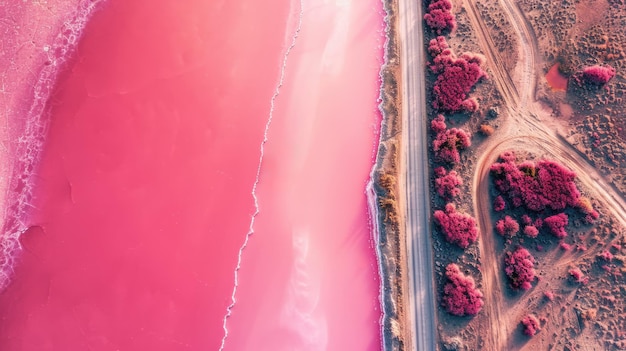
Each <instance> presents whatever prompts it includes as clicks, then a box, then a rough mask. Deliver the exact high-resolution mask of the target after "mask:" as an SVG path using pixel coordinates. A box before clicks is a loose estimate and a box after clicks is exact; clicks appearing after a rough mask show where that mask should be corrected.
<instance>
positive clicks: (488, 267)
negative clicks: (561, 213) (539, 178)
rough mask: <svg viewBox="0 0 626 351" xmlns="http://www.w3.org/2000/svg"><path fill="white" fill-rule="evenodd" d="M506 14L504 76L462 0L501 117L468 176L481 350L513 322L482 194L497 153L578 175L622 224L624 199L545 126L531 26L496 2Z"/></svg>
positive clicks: (493, 345)
mask: <svg viewBox="0 0 626 351" xmlns="http://www.w3.org/2000/svg"><path fill="white" fill-rule="evenodd" d="M499 3H500V5H501V7H502V9H503V11H504V13H505V15H506V16H507V17H508V19H509V22H510V23H511V25H512V27H513V30H514V32H515V34H516V35H517V36H518V38H519V41H518V43H519V51H518V52H519V57H518V60H517V62H518V64H517V69H516V70H515V72H514V74H513V75H512V74H510V73H509V72H506V71H504V70H503V69H502V67H503V66H502V65H501V64H499V62H501V59H500V57H498V54H497V52H496V50H494V48H495V47H494V46H493V40H492V38H491V37H490V36H489V32H488V30H487V26H486V24H485V23H483V22H482V19H481V18H480V16H478V13H477V11H476V8H475V1H473V0H465V1H464V5H465V7H466V9H467V11H468V14H469V17H470V21H471V22H472V26H474V27H475V29H476V33H477V37H478V39H479V43H480V45H481V49H482V50H483V52H484V53H486V56H487V59H488V64H489V65H490V68H491V70H492V72H493V76H492V77H493V79H494V81H495V83H496V85H497V86H498V88H499V90H500V92H501V93H502V95H503V98H504V100H505V106H506V113H505V115H507V117H505V118H506V119H505V120H504V121H503V122H502V125H501V127H500V128H499V129H498V132H497V133H496V134H494V135H493V136H492V137H490V139H489V140H488V141H486V142H485V143H484V144H483V145H481V147H480V149H479V150H477V152H479V154H480V155H481V156H480V158H479V159H478V162H477V166H476V171H475V174H474V181H473V184H474V188H473V192H474V196H473V198H474V208H475V209H476V212H477V218H478V221H479V225H480V229H481V233H482V237H481V240H480V241H479V248H480V252H481V260H482V273H483V289H484V291H485V298H486V301H485V305H486V308H487V311H488V315H489V318H490V323H489V326H490V330H489V331H486V332H485V335H487V336H488V338H487V340H486V345H485V349H489V350H504V349H506V347H507V345H508V342H507V340H508V338H509V337H510V335H511V332H512V330H513V329H514V327H515V325H516V324H517V321H512V320H507V318H508V319H510V318H513V316H511V315H507V314H506V311H504V310H503V304H504V301H503V295H502V280H501V279H500V269H499V264H500V262H499V260H498V257H499V256H498V255H497V254H496V252H495V241H494V236H493V231H492V226H491V223H493V221H492V219H491V216H490V209H491V204H490V199H489V193H488V189H489V187H488V172H489V165H491V164H492V163H493V162H494V161H495V160H496V158H497V156H498V155H499V154H500V153H501V152H503V151H505V150H510V149H513V150H515V149H518V150H519V149H521V150H525V151H530V152H534V153H536V154H537V155H540V156H546V157H550V158H552V159H555V160H558V161H560V162H562V163H563V164H565V165H566V166H568V167H569V168H571V169H572V170H574V171H575V172H576V173H577V174H578V179H579V181H580V182H581V183H582V184H583V185H584V186H585V187H586V188H588V189H590V190H593V191H594V193H595V197H596V199H597V200H599V201H601V202H604V203H606V204H607V206H608V207H609V208H610V210H611V214H612V215H614V216H615V218H616V219H617V220H619V221H620V223H622V225H626V201H624V199H623V198H622V197H621V195H620V194H618V193H617V192H616V191H615V190H614V189H613V188H612V187H611V186H610V184H609V182H607V181H606V180H605V179H603V177H602V176H601V175H600V174H599V173H598V172H597V170H596V169H595V168H594V167H593V166H592V165H591V164H590V163H589V162H588V160H587V159H585V157H583V156H581V155H580V154H579V153H578V152H577V151H576V150H575V149H574V148H573V147H572V146H571V145H570V144H569V143H567V142H566V141H565V140H564V139H563V138H561V137H559V135H558V132H557V131H556V128H554V125H552V124H550V123H549V122H550V121H549V120H548V118H549V116H545V113H546V112H544V110H543V109H542V108H541V106H540V104H539V103H538V102H537V101H536V99H535V96H534V94H535V88H536V81H537V79H538V77H539V76H538V69H537V68H538V62H539V61H540V59H539V58H538V57H537V54H536V52H537V47H538V44H537V39H536V37H535V35H534V32H533V31H532V28H531V27H530V25H529V24H528V22H527V20H526V19H525V17H524V15H523V13H522V12H521V10H520V8H519V7H518V6H517V4H515V3H514V1H512V0H499Z"/></svg>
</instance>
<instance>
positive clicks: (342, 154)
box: [225, 0, 383, 351]
mask: <svg viewBox="0 0 626 351" xmlns="http://www.w3.org/2000/svg"><path fill="white" fill-rule="evenodd" d="M381 12H382V9H381V2H380V1H377V0H368V1H361V0H359V1H356V0H354V1H325V2H324V1H317V0H305V1H303V2H302V27H301V30H300V32H299V35H298V37H297V39H296V44H295V46H294V49H293V51H292V52H291V53H290V56H289V57H288V60H287V66H286V69H285V82H284V85H283V87H282V90H281V93H280V95H279V96H278V97H277V99H276V110H275V113H274V119H273V121H272V125H271V128H270V131H269V133H268V142H267V144H266V147H265V157H264V160H263V168H262V170H263V173H262V175H261V178H260V183H259V186H258V191H257V196H258V199H259V207H260V214H259V215H258V217H257V219H256V223H255V234H254V235H253V237H252V238H251V240H250V242H249V244H248V247H247V248H246V250H245V251H244V256H243V260H242V264H241V266H242V269H241V271H240V284H239V290H238V295H237V304H236V307H235V309H234V311H233V315H232V317H231V318H230V320H229V331H230V334H229V338H228V339H227V341H226V347H225V350H258V351H265V350H267V351H269V350H274V351H276V350H303V351H308V350H380V349H381V341H380V325H379V322H380V316H381V312H380V308H379V306H380V303H379V300H378V297H379V279H378V277H377V272H378V270H377V268H376V259H375V253H374V248H373V246H372V244H371V241H370V238H371V234H370V233H371V227H370V224H369V222H368V216H367V204H366V195H365V187H366V183H367V179H368V177H369V172H370V170H371V167H372V163H373V158H372V155H373V151H374V149H375V146H376V133H375V131H376V126H377V125H378V123H379V122H380V120H379V117H378V116H379V114H378V111H377V109H376V105H375V101H376V99H377V97H378V87H379V80H378V73H379V70H380V63H381V59H382V50H381V48H380V47H381V43H382V41H383V37H382V16H381Z"/></svg>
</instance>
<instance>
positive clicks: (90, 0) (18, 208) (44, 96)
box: [0, 0, 104, 291]
mask: <svg viewBox="0 0 626 351" xmlns="http://www.w3.org/2000/svg"><path fill="white" fill-rule="evenodd" d="M102 2H104V0H82V1H80V2H79V4H78V6H77V8H76V10H75V11H74V12H72V13H70V14H69V15H68V17H67V20H66V21H65V22H64V23H63V25H62V26H61V29H60V31H59V34H58V35H57V36H56V37H55V38H54V40H53V41H52V43H50V44H48V45H45V46H44V47H43V51H44V52H45V53H46V55H47V61H48V62H47V63H46V65H44V66H43V67H42V69H41V71H40V72H39V78H38V80H37V82H36V83H35V85H34V87H33V95H32V104H31V106H30V108H29V110H28V112H27V114H26V115H25V116H5V118H7V119H16V120H17V119H18V118H23V119H24V121H25V126H24V130H23V132H22V133H21V135H20V136H19V137H18V139H17V141H16V152H15V157H16V159H15V160H14V164H13V166H12V167H11V168H10V169H9V170H10V174H11V180H10V187H9V191H8V194H6V195H7V201H6V203H7V204H10V205H9V206H7V207H6V208H5V209H4V213H3V215H4V221H5V222H4V224H3V230H2V234H0V250H2V260H1V261H0V291H2V290H4V289H5V288H6V287H7V286H8V284H9V282H10V278H11V275H12V273H13V269H14V263H15V259H16V257H17V255H18V254H19V253H20V252H21V250H22V247H21V245H20V241H19V238H20V236H21V235H22V234H23V233H24V232H25V231H26V230H27V229H28V223H26V218H27V214H28V212H29V209H30V208H31V207H32V205H31V200H32V197H33V188H34V170H35V168H36V165H37V162H38V160H39V157H40V154H41V150H42V148H43V144H44V140H45V137H46V132H47V128H48V118H47V117H48V116H47V113H48V111H47V110H46V104H47V102H48V98H49V97H50V94H51V93H52V90H53V89H54V85H55V83H56V79H57V76H58V74H59V71H60V69H61V67H62V66H63V65H64V64H65V63H66V61H67V60H68V58H69V57H70V55H71V54H72V53H73V52H74V50H75V49H76V46H77V44H78V40H79V39H80V36H81V34H82V32H83V30H84V28H85V25H86V24H87V21H88V20H89V18H90V17H91V15H92V14H93V12H94V10H95V9H96V7H97V6H98V5H99V4H100V3H102Z"/></svg>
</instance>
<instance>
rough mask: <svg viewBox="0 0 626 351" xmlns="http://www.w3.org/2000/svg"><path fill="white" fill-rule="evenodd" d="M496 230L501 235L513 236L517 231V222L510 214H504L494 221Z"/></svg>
mask: <svg viewBox="0 0 626 351" xmlns="http://www.w3.org/2000/svg"><path fill="white" fill-rule="evenodd" d="M496 232H498V234H500V235H502V236H505V235H506V236H514V235H515V234H517V233H518V232H519V223H517V221H516V220H515V219H513V217H511V216H504V219H501V220H499V221H497V222H496Z"/></svg>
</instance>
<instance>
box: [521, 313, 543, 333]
mask: <svg viewBox="0 0 626 351" xmlns="http://www.w3.org/2000/svg"><path fill="white" fill-rule="evenodd" d="M521 323H522V325H523V326H524V334H526V335H528V336H534V335H535V334H537V332H539V331H540V330H541V324H540V323H539V319H537V317H535V316H534V315H532V314H529V315H527V316H526V317H524V318H523V319H522V322H521Z"/></svg>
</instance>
